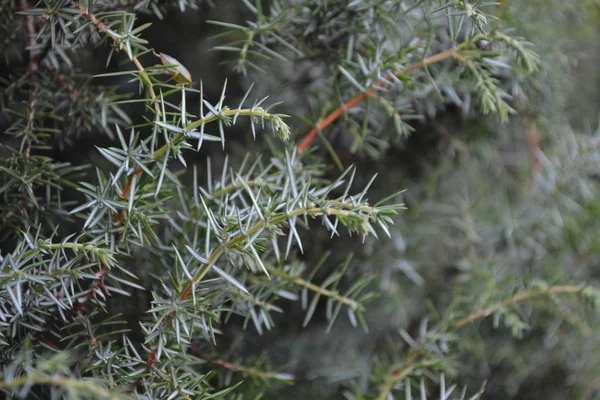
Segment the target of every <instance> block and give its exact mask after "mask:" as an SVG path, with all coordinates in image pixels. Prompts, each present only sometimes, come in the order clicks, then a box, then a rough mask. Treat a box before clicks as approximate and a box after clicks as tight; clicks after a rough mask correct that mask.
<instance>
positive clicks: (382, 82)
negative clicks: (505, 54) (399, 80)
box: [298, 37, 479, 152]
mask: <svg viewBox="0 0 600 400" xmlns="http://www.w3.org/2000/svg"><path fill="white" fill-rule="evenodd" d="M478 38H479V37H473V38H471V39H470V40H469V41H468V42H464V43H462V44H460V45H458V46H456V47H454V48H452V49H448V50H446V51H443V52H441V53H438V54H435V55H433V56H431V57H428V58H426V59H424V60H422V61H420V62H418V63H415V64H413V65H410V66H408V67H406V68H403V69H401V70H400V71H397V72H395V73H393V74H390V75H389V76H387V77H386V78H383V79H381V80H379V81H377V82H376V83H375V84H374V85H373V86H371V87H370V88H369V89H367V90H366V91H364V92H362V93H361V94H359V95H358V96H356V97H354V98H353V99H351V100H349V101H347V102H346V103H344V104H343V105H341V106H340V107H338V108H337V109H336V110H335V111H333V112H331V113H330V114H329V115H328V116H327V117H325V119H323V120H322V121H321V122H319V123H318V124H317V125H316V126H315V127H314V128H312V129H311V131H310V132H308V134H307V135H306V137H305V138H304V140H302V142H301V143H300V144H299V145H298V151H299V152H302V151H304V150H306V148H307V147H308V146H309V145H310V143H311V142H312V141H313V139H314V138H315V137H316V136H317V134H318V133H319V132H321V131H322V130H323V129H325V128H326V127H328V126H329V125H331V124H332V123H333V122H334V121H335V120H337V119H338V118H339V117H340V116H341V115H342V114H343V113H344V112H345V111H347V110H349V109H351V108H352V107H354V106H355V105H357V104H358V103H360V102H361V101H363V100H364V99H366V98H367V97H369V96H370V95H372V94H373V93H375V90H376V88H379V87H383V86H384V85H385V84H386V83H389V82H392V81H393V79H394V77H398V76H402V75H408V74H410V73H412V72H414V71H416V70H419V69H421V68H423V67H425V66H427V65H430V64H434V63H436V62H440V61H442V60H445V59H447V58H450V57H453V56H454V55H455V54H456V53H458V52H459V51H460V50H462V49H463V48H464V47H466V46H467V45H469V44H471V43H472V42H473V41H474V40H476V39H478Z"/></svg>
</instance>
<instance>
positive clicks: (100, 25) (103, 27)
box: [73, 1, 109, 32]
mask: <svg viewBox="0 0 600 400" xmlns="http://www.w3.org/2000/svg"><path fill="white" fill-rule="evenodd" d="M73 8H74V9H76V10H77V11H79V13H80V14H81V15H83V16H84V17H86V18H87V19H89V20H90V21H91V22H92V24H94V25H95V26H96V28H97V29H98V30H99V31H101V32H102V31H107V30H109V29H108V26H106V25H104V24H103V23H102V22H100V21H99V20H98V18H96V17H95V16H94V15H93V14H90V12H89V11H88V10H86V9H85V8H83V7H81V6H80V5H79V3H78V2H77V1H74V2H73Z"/></svg>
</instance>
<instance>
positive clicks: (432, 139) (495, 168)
mask: <svg viewBox="0 0 600 400" xmlns="http://www.w3.org/2000/svg"><path fill="white" fill-rule="evenodd" d="M241 3H242V2H238V1H216V2H210V1H200V2H198V5H199V7H198V9H197V10H186V11H185V12H184V13H181V12H178V11H177V10H171V12H169V13H166V14H165V15H164V18H163V19H162V20H161V19H157V18H156V15H152V14H151V13H147V14H143V13H142V15H141V17H140V21H139V24H142V23H145V22H152V23H153V25H152V26H151V27H150V28H149V29H148V30H147V31H146V32H145V35H144V37H145V39H146V40H148V42H149V43H151V44H152V46H153V47H154V48H155V49H156V50H157V51H165V52H168V53H169V54H170V55H172V56H173V57H175V58H177V59H178V60H179V61H181V63H182V64H183V65H185V66H186V68H187V69H189V70H190V71H193V72H192V75H193V78H194V80H197V79H199V78H201V79H202V81H203V84H204V91H205V94H206V97H207V98H208V99H211V100H212V99H215V98H218V97H219V95H220V91H221V88H222V83H223V81H224V80H225V79H228V88H229V95H228V96H230V98H229V99H230V100H231V102H232V103H235V102H236V100H235V99H236V96H237V97H241V96H242V95H243V93H244V92H245V90H246V89H247V87H248V84H249V82H256V84H255V90H256V91H257V92H258V94H257V96H258V97H260V94H263V95H267V94H268V95H270V96H271V100H273V101H279V100H281V101H284V103H283V105H282V106H280V107H281V109H280V111H282V112H284V113H289V114H291V115H294V116H299V115H304V116H307V115H310V116H311V118H313V119H317V118H318V117H319V116H320V115H319V112H320V111H319V110H320V109H321V108H327V107H331V105H327V104H324V103H323V101H325V100H323V99H321V98H319V95H320V91H322V90H323V83H324V81H326V80H327V79H328V78H329V76H330V75H329V74H330V73H331V71H330V70H328V68H330V65H328V63H327V60H328V57H327V56H326V57H323V54H321V53H319V54H314V55H308V58H307V59H306V60H303V61H302V62H297V63H289V62H285V61H281V60H278V59H271V60H264V61H261V60H262V59H261V58H260V57H259V61H256V66H257V67H259V68H252V67H248V66H246V65H242V64H240V63H239V61H238V59H237V58H234V57H232V55H231V54H230V53H228V52H227V51H211V49H212V48H213V47H214V46H215V45H216V44H222V45H225V44H226V43H227V41H226V38H223V37H217V38H214V36H215V35H219V34H221V33H223V27H222V26H219V25H215V24H211V23H209V22H208V21H212V20H217V21H222V22H227V23H232V24H242V25H243V24H244V23H245V21H246V20H247V19H248V18H250V17H251V15H249V13H248V12H247V9H246V7H244V6H243V5H242V4H241ZM490 10H493V11H490V12H491V13H493V14H494V15H495V16H496V17H497V18H498V20H493V18H491V17H490V24H493V25H494V26H498V27H501V28H502V29H508V28H509V29H511V30H512V32H513V33H515V34H517V35H519V36H524V37H526V38H527V39H528V40H529V41H531V42H532V43H533V44H534V49H535V51H536V52H537V53H538V55H539V56H540V68H539V71H538V72H537V73H536V75H535V79H533V80H524V79H519V77H518V76H517V77H516V78H515V79H512V80H511V79H507V81H506V82H503V84H505V85H506V87H507V91H509V92H510V93H511V94H513V97H514V100H515V101H514V104H512V105H513V107H515V108H517V111H518V114H517V115H515V116H511V118H510V121H509V122H508V123H504V124H499V123H498V121H497V119H496V118H494V117H489V118H488V117H482V116H480V115H479V114H476V113H466V114H465V112H464V110H461V107H460V106H458V105H457V104H452V102H448V101H440V100H439V99H438V98H436V95H435V93H433V91H434V89H431V88H428V89H427V90H425V89H424V91H423V92H422V94H421V95H420V96H421V97H419V98H418V99H417V100H418V101H415V103H414V104H413V105H414V106H415V107H417V108H419V110H418V111H419V112H421V113H423V114H424V115H425V118H423V119H415V120H409V121H407V122H408V125H409V126H410V129H411V130H412V132H410V133H408V132H404V134H402V135H392V134H390V135H389V136H388V133H387V132H388V131H390V132H391V131H394V129H395V128H394V127H392V126H391V125H393V124H386V125H383V126H379V127H377V129H376V131H378V135H379V134H381V136H380V141H375V142H372V143H371V145H372V147H371V149H372V150H371V151H369V147H368V146H366V147H363V148H361V149H362V150H365V151H363V152H361V151H358V150H359V149H358V147H356V141H355V139H356V138H355V135H354V134H353V133H352V132H350V133H349V132H348V131H347V129H346V128H347V126H345V125H343V124H340V125H339V126H336V127H335V128H331V129H330V131H329V132H327V133H326V137H327V138H328V139H330V140H331V141H332V150H331V151H326V150H323V149H322V148H321V149H320V150H319V151H320V153H319V154H320V155H322V156H323V157H325V159H326V160H327V161H328V163H330V164H331V165H330V167H331V169H332V170H335V162H334V160H333V159H332V154H335V157H338V158H339V161H338V162H339V163H341V164H343V165H344V166H348V165H350V164H355V165H358V166H359V168H358V170H357V171H358V172H357V177H356V182H357V186H360V185H363V186H364V185H365V184H366V183H367V182H368V181H369V180H370V179H371V177H372V175H373V173H378V179H377V180H376V181H375V183H374V184H373V186H371V191H370V194H369V197H370V198H372V199H374V200H379V199H380V198H384V197H386V196H387V195H389V194H390V188H391V189H392V191H393V190H395V189H399V188H406V189H407V191H406V192H405V193H404V194H403V196H402V197H403V198H402V200H403V201H404V202H405V203H406V206H407V210H406V211H405V212H402V213H401V215H400V216H399V217H397V218H396V220H395V221H396V226H395V227H394V228H393V232H392V239H383V238H380V240H375V239H372V238H370V237H368V238H367V239H366V241H365V245H364V246H362V245H361V238H348V237H345V236H342V237H340V238H336V239H335V240H333V241H332V240H329V232H326V231H325V230H317V229H316V228H317V226H316V224H315V229H314V230H311V231H310V232H305V233H304V234H303V243H304V249H305V251H304V254H303V255H302V258H303V260H304V261H305V262H306V263H307V265H314V264H316V263H317V262H318V261H319V260H320V259H321V257H322V255H323V254H324V253H327V252H329V254H330V257H329V258H328V259H327V260H326V261H325V264H324V266H323V268H322V271H323V272H322V274H317V275H316V279H317V280H318V279H322V278H323V277H324V276H326V273H327V272H331V271H332V270H333V269H334V268H335V267H336V266H337V265H339V264H340V263H341V262H343V261H344V260H345V259H346V258H347V256H348V250H353V251H354V257H353V259H352V261H351V268H350V269H349V272H348V280H352V279H353V278H361V277H363V276H364V275H369V274H374V275H376V278H375V280H374V283H373V286H374V288H376V289H377V290H378V291H379V292H380V293H381V295H380V297H379V298H378V299H377V300H375V301H374V302H372V303H370V304H369V306H368V309H367V313H366V319H367V324H368V327H369V331H368V332H365V331H362V330H359V329H356V328H353V327H352V326H351V325H350V323H349V322H347V321H345V320H344V321H342V320H341V319H340V321H338V322H337V323H336V324H335V325H334V327H333V328H332V329H331V331H330V332H327V327H328V321H327V318H326V317H325V314H326V312H327V310H326V306H325V304H324V302H323V304H321V303H319V307H318V308H317V311H316V312H315V317H314V318H313V321H312V322H311V324H310V325H309V326H308V327H307V328H304V329H302V322H303V320H304V315H305V310H302V309H301V307H300V306H299V305H297V304H295V303H294V304H292V305H291V306H289V307H287V308H286V310H285V311H286V313H285V315H284V316H282V317H281V318H280V319H277V320H276V321H275V322H276V327H275V328H274V329H273V330H271V331H269V332H266V333H264V334H263V335H258V334H256V333H255V332H254V330H253V329H251V328H250V327H248V328H243V326H242V325H243V324H242V322H243V321H242V319H241V318H240V320H239V321H237V320H236V319H235V317H234V318H233V319H232V320H233V323H230V324H228V325H226V326H224V338H223V339H221V340H222V342H221V343H222V347H221V348H220V349H219V350H218V355H219V356H222V357H223V358H229V359H232V358H237V359H240V360H245V359H257V360H258V361H257V362H256V366H263V365H268V364H269V363H272V364H274V365H275V366H276V367H277V368H278V369H282V370H285V371H288V372H293V373H294V375H295V376H296V381H295V383H294V385H293V386H286V385H283V384H282V385H280V386H278V385H275V386H273V387H271V388H270V390H269V391H266V390H265V391H264V392H261V390H259V389H256V387H254V386H251V385H249V387H248V388H247V389H246V391H243V392H242V393H244V396H243V397H240V398H252V396H251V394H256V395H258V394H261V395H263V396H264V397H263V398H273V399H275V398H286V399H287V398H289V399H307V398H312V399H315V400H316V399H333V398H340V399H342V398H346V399H354V398H356V399H359V398H362V397H360V396H362V394H359V393H365V392H368V391H369V388H373V387H375V388H376V387H378V385H380V384H381V383H380V380H381V379H382V377H383V375H385V370H386V368H384V367H383V366H387V365H388V364H390V363H394V362H396V361H397V360H401V359H403V358H404V357H406V354H407V348H408V347H409V346H410V343H411V342H412V341H413V340H414V341H418V340H419V339H418V338H419V337H426V336H427V335H426V334H427V332H428V329H429V327H430V326H432V325H435V324H436V323H439V322H440V321H442V320H443V317H442V316H443V315H447V314H448V313H450V314H452V313H456V315H459V316H461V315H462V316H464V315H465V314H461V313H464V310H465V309H469V310H478V309H484V308H485V307H486V306H487V304H490V303H492V302H494V301H501V300H503V299H505V298H507V297H510V296H511V295H513V294H514V293H517V292H519V291H520V290H522V289H523V288H524V287H528V285H529V284H530V283H532V282H538V281H545V282H547V283H548V284H550V285H552V284H560V283H563V282H585V283H589V284H591V285H596V286H597V285H598V284H599V280H600V222H598V221H600V191H598V185H599V183H600V128H599V125H598V123H599V119H598V116H599V113H598V110H599V106H600V69H599V68H598V65H600V3H599V2H598V1H594V0H573V1H568V2H563V1H557V0H539V1H525V0H503V1H500V2H499V3H498V4H496V5H495V6H494V7H493V8H490ZM307 29H308V28H307ZM407 29H408V28H407ZM419 29H425V28H423V27H420V28H419ZM400 34H401V33H400ZM312 39H313V40H314V41H315V43H313V45H314V46H313V48H315V49H318V48H319V46H321V47H322V48H321V51H322V52H324V53H326V55H328V56H329V57H333V58H335V57H336V52H335V51H334V49H335V40H336V38H335V37H328V36H327V35H325V34H320V35H314V37H313V38H312ZM390 41H392V42H393V41H394V38H390ZM6 42H9V41H8V40H7V41H6ZM0 45H1V43H0ZM290 51H292V50H290ZM2 52H3V54H5V55H6V56H7V57H9V56H11V55H10V54H11V51H10V49H8V48H7V49H4V48H3V49H2ZM90 53H91V52H90V50H89V49H87V50H86V51H84V50H82V51H81V52H79V53H78V55H77V58H78V60H77V63H76V64H77V65H78V67H79V68H81V71H82V72H86V73H101V72H110V71H116V70H117V69H118V68H119V65H118V63H117V62H116V61H112V62H111V63H109V66H108V68H109V71H106V70H105V69H104V66H105V60H106V56H107V54H108V50H107V49H102V50H100V51H98V52H96V53H95V54H90ZM311 56H314V57H315V58H317V57H321V58H324V59H325V61H324V62H320V63H315V62H313V61H312V59H311ZM11 57H12V56H11ZM232 61H233V62H232ZM220 63H222V64H220ZM332 64H335V60H333V62H332ZM216 65H219V67H215V66H216ZM0 72H1V73H2V74H3V76H7V74H8V72H6V71H0ZM134 85H135V84H129V83H127V82H126V79H125V78H123V79H122V81H121V82H120V88H121V89H122V91H123V92H126V91H131V90H135V87H134ZM338 89H339V88H338ZM468 90H469V88H465V92H468ZM325 97H327V96H325ZM400 97H401V96H400ZM400 97H399V102H400V103H402V101H408V100H406V99H402V98H400ZM448 97H452V95H448ZM413 100H414V99H413ZM409 102H410V101H409ZM193 106H194V105H190V107H193ZM319 106H322V107H319ZM85 107H86V106H82V109H81V110H72V112H71V115H74V116H75V117H74V121H73V122H72V123H73V126H82V125H85V124H86V120H85V118H86V116H87V114H86V113H85V112H84V111H85V109H86V108H85ZM123 109H124V112H125V114H127V115H129V116H135V115H140V114H141V112H139V111H140V107H138V108H136V106H125V107H123ZM117 117H118V115H117ZM117 117H115V118H117ZM133 118H134V121H133V122H134V123H136V122H140V121H135V117H133ZM1 123H3V121H0V124H1ZM292 126H293V128H294V129H292V131H294V132H300V133H301V134H302V133H303V132H305V131H306V130H308V128H309V126H308V125H307V124H305V123H304V122H303V121H302V120H300V119H296V120H293V122H292ZM71 130H73V131H75V130H76V129H71ZM246 131H247V126H245V127H244V126H242V127H235V128H234V130H233V133H232V134H231V135H229V136H228V138H229V139H228V140H229V142H228V146H229V147H228V153H230V154H241V153H242V152H244V151H246V150H247V149H252V151H260V150H265V149H266V148H267V146H269V142H270V141H269V140H260V141H256V142H255V141H253V140H252V138H251V137H250V135H247V134H245V132H246ZM301 134H298V135H297V136H296V138H295V139H296V140H298V138H299V137H301ZM390 138H392V139H390ZM65 140H66V141H68V142H69V143H71V144H73V143H75V146H76V148H77V151H76V152H69V153H68V155H65V154H63V153H61V150H60V149H55V155H57V157H59V159H60V157H68V159H69V161H72V162H73V163H75V164H78V163H84V162H88V161H89V160H92V161H93V162H94V163H101V162H103V161H101V160H100V157H99V155H98V153H97V151H96V150H95V147H94V146H100V145H102V142H103V141H105V142H106V143H109V142H110V141H111V140H112V139H111V138H110V137H102V138H98V137H90V136H85V135H83V136H82V137H75V133H74V132H71V131H70V130H69V129H67V130H66V131H65ZM382 142H385V143H386V145H385V146H383V147H381V146H380V144H381V143H382ZM315 143H316V142H315ZM359 147H360V146H359ZM207 155H210V156H211V159H212V162H213V163H214V164H215V165H217V166H219V165H222V163H223V162H224V153H223V152H222V151H221V150H220V149H218V148H217V147H215V148H211V150H206V149H204V148H203V149H202V151H201V152H200V154H199V155H198V156H197V157H198V160H199V161H200V162H203V160H204V159H205V158H206V156H207ZM235 162H236V160H234V163H235ZM215 170H218V168H215ZM3 245H5V243H3ZM136 301H138V302H139V304H136V303H135V302H132V303H129V304H127V305H124V304H111V307H112V309H113V310H114V312H119V311H120V312H123V313H125V315H131V316H132V318H134V317H133V316H135V315H137V314H136V313H137V312H139V310H137V309H136V307H139V308H140V309H143V307H144V306H145V302H147V301H148V299H147V298H145V297H144V296H139V298H137V300H136ZM511 312H514V315H513V314H511V313H507V315H503V316H502V318H500V319H499V320H497V321H494V319H493V318H488V319H485V320H481V321H477V322H475V323H474V324H472V325H469V326H466V327H464V328H463V329H461V330H459V331H458V332H457V334H458V335H459V339H458V340H456V341H455V344H456V348H455V351H454V352H453V357H452V359H451V360H448V361H447V362H448V363H449V364H448V365H446V366H445V367H444V370H446V371H447V372H451V373H452V375H453V377H452V378H453V382H457V383H460V384H461V385H463V386H464V385H467V386H468V388H469V391H470V392H472V393H475V392H476V391H477V390H478V389H479V387H480V386H481V385H482V383H483V382H486V394H485V396H484V398H486V399H557V400H558V399H567V398H573V399H575V398H580V399H592V398H600V397H599V396H600V378H599V377H600V364H599V362H598V360H600V342H599V336H598V334H597V332H598V329H599V328H600V324H599V322H600V321H599V319H598V314H597V313H591V312H588V311H586V310H583V309H582V308H581V305H580V303H578V302H576V301H573V302H571V301H564V299H562V298H561V301H555V299H554V298H553V297H550V298H545V297H544V298H541V299H538V300H534V301H533V302H532V304H527V305H524V306H523V307H521V308H518V309H516V310H513V311H511ZM495 322H496V323H495ZM223 343H224V345H223ZM224 348H226V350H224ZM212 350H213V349H210V350H207V351H208V352H210V351H212ZM261 356H265V358H264V359H265V360H266V359H268V360H270V361H269V363H267V362H266V361H265V363H264V364H262V361H261V360H263V359H262V358H260V357H261ZM432 370H435V368H434V369H432ZM433 375H435V374H432V375H431V376H428V377H429V378H431V379H432V380H433V381H435V382H438V383H439V382H440V381H439V378H438V377H437V376H433ZM220 379H222V380H223V381H224V382H229V380H230V379H232V378H231V376H230V375H227V374H224V375H223V376H221V377H220ZM438 389H439V388H432V389H431V391H432V392H436V390H438ZM253 390H256V393H253V392H252V391H253ZM371 390H372V389H371Z"/></svg>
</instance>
